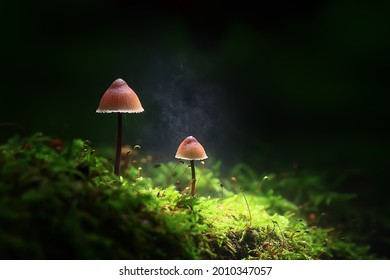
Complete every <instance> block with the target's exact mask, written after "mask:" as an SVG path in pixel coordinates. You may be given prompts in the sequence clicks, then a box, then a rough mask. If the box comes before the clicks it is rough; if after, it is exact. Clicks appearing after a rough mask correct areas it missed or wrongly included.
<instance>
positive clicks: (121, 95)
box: [96, 79, 144, 113]
mask: <svg viewBox="0 0 390 280" xmlns="http://www.w3.org/2000/svg"><path fill="white" fill-rule="evenodd" d="M143 111H144V108H142V105H141V102H140V101H139V99H138V96H137V94H136V93H135V92H134V91H133V90H132V89H131V88H130V87H129V86H128V85H127V83H126V82H125V81H124V80H122V79H116V80H115V81H114V82H113V83H112V84H111V86H110V87H109V88H108V89H107V90H106V92H105V93H104V94H103V97H102V99H101V100H100V104H99V108H98V109H97V110H96V113H140V112H143Z"/></svg>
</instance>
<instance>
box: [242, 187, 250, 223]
mask: <svg viewBox="0 0 390 280" xmlns="http://www.w3.org/2000/svg"><path fill="white" fill-rule="evenodd" d="M240 191H241V193H242V196H243V197H244V199H245V203H246V207H247V209H248V213H249V224H248V225H247V227H248V228H250V227H252V214H251V209H250V207H249V204H248V200H247V199H246V196H245V194H244V192H243V190H242V188H241V187H240Z"/></svg>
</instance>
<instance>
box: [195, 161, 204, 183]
mask: <svg viewBox="0 0 390 280" xmlns="http://www.w3.org/2000/svg"><path fill="white" fill-rule="evenodd" d="M200 163H201V164H202V170H201V171H200V175H199V178H198V180H197V181H196V186H195V189H197V188H198V185H199V182H200V178H202V175H203V172H204V161H203V160H202V161H201V162H200Z"/></svg>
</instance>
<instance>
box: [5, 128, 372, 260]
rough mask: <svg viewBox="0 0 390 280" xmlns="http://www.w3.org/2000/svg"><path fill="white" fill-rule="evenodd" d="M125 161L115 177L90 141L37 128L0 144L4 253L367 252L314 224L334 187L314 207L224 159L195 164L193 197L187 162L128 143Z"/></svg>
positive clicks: (352, 255)
mask: <svg viewBox="0 0 390 280" xmlns="http://www.w3.org/2000/svg"><path fill="white" fill-rule="evenodd" d="M123 166H124V168H123V170H122V175H123V176H122V177H117V176H114V175H113V172H112V164H111V163H110V162H109V160H108V159H106V158H104V157H101V156H98V151H97V152H95V151H94V150H93V149H92V147H91V143H90V142H89V141H82V140H74V141H72V142H71V143H70V144H69V145H66V146H64V145H63V143H62V142H61V141H60V140H59V139H52V138H50V137H47V136H44V135H42V134H39V133H38V134H35V135H33V136H32V137H29V138H23V139H21V138H17V137H16V138H12V139H10V140H9V141H8V143H6V144H5V145H2V146H0V176H1V177H0V258H1V259H321V258H343V259H362V258H365V259H367V258H370V257H371V256H370V255H369V254H368V249H369V248H368V246H365V245H357V244H356V243H354V242H353V240H348V239H349V238H348V236H347V235H344V238H340V235H339V234H338V233H336V231H335V230H334V229H333V228H331V227H326V228H323V227H320V226H318V225H316V222H317V221H318V219H319V218H318V216H320V215H319V214H318V213H317V212H316V211H317V209H316V205H317V204H318V203H320V202H321V201H322V200H324V199H332V196H326V198H325V196H324V197H321V195H318V196H317V197H316V198H314V199H311V200H310V201H309V202H308V204H307V205H305V209H310V210H311V212H310V213H309V212H305V211H304V210H302V208H303V207H302V205H300V206H297V205H295V204H294V203H292V202H290V201H289V200H287V199H284V198H283V197H282V196H281V195H279V194H277V192H276V191H275V189H277V188H278V187H280V186H283V185H284V184H288V183H291V182H295V181H291V179H289V177H284V178H279V177H275V176H274V177H275V178H271V177H273V175H272V174H269V176H268V179H272V182H273V183H272V184H271V183H270V182H269V180H267V179H265V180H263V176H264V175H262V176H261V177H258V176H257V175H256V174H254V172H253V171H252V169H250V168H249V167H246V166H245V165H237V166H236V167H235V168H233V170H232V171H231V174H230V175H229V176H227V178H221V175H220V174H219V170H220V162H214V163H212V162H211V164H210V167H205V168H204V165H202V164H199V166H198V167H197V168H198V170H197V174H199V175H200V174H201V176H202V178H201V179H200V180H198V182H199V184H198V186H197V194H196V196H195V197H191V196H190V195H189V192H188V183H189V182H190V174H189V172H186V170H187V169H188V167H187V166H186V164H182V163H180V162H179V163H174V162H170V163H159V164H156V163H153V160H152V158H151V157H150V156H145V157H140V155H138V156H137V155H136V151H135V150H132V149H130V150H129V152H124V154H123ZM202 168H203V169H204V170H202ZM288 180H290V181H288ZM294 180H296V178H294ZM333 197H337V195H335V194H333ZM308 205H309V206H308ZM310 207H311V208H310ZM307 214H309V215H308V216H306V215H307Z"/></svg>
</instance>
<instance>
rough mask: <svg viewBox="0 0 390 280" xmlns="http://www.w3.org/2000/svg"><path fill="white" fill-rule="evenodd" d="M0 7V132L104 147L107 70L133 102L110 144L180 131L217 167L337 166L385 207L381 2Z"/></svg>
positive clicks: (161, 148) (149, 144) (151, 148)
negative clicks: (134, 109) (136, 108)
mask: <svg viewBox="0 0 390 280" xmlns="http://www.w3.org/2000/svg"><path fill="white" fill-rule="evenodd" d="M269 2H272V3H269ZM313 2H315V3H313ZM368 3H369V4H368ZM1 5H2V8H1V11H0V13H1V14H0V17H1V19H0V23H1V27H0V28H1V37H2V40H1V41H2V43H1V46H0V51H1V65H2V75H1V77H2V79H1V90H0V92H1V101H0V122H1V123H2V126H1V128H0V141H2V142H4V141H5V139H6V138H7V136H8V135H10V134H12V133H14V132H16V131H18V130H20V131H25V132H26V133H28V134H29V133H33V132H35V131H43V132H45V133H46V134H49V135H52V136H56V137H61V138H62V139H64V140H65V141H66V140H69V139H72V138H74V137H77V138H82V139H89V140H92V141H93V143H94V145H95V146H96V147H104V146H114V143H115V131H116V121H115V120H116V119H115V115H108V114H95V110H96V109H97V106H98V104H99V101H100V98H101V96H102V94H103V93H104V91H105V90H106V89H107V88H108V87H109V86H110V84H111V83H112V82H113V81H114V80H115V79H116V78H119V77H120V78H123V79H124V80H125V81H127V83H128V84H129V86H130V87H131V88H132V89H133V90H134V91H135V92H136V93H137V94H138V96H139V98H140V100H141V102H142V104H143V107H144V108H145V112H144V113H142V114H131V115H127V116H126V120H125V124H124V125H125V127H124V132H125V135H124V143H127V144H130V145H132V146H133V145H135V144H140V145H141V146H142V148H143V151H145V152H149V153H153V156H154V157H155V159H156V160H157V161H158V160H171V159H173V158H174V154H175V151H176V148H177V146H178V144H179V143H180V142H181V141H182V140H183V139H184V138H185V137H186V136H188V135H193V136H195V137H197V138H198V140H199V141H200V142H201V143H202V144H203V146H204V147H205V148H206V150H207V153H208V154H209V156H210V158H211V159H222V160H223V163H224V166H228V167H229V166H231V165H233V164H236V163H241V162H245V163H247V164H250V165H251V166H253V167H254V169H255V170H257V171H259V172H271V171H274V170H289V169H291V168H293V166H299V168H302V169H310V170H318V171H324V170H327V171H330V172H333V174H336V175H337V174H350V175H351V176H350V177H349V178H348V180H346V182H345V183H344V184H342V185H341V186H340V191H346V192H357V193H358V194H359V195H360V197H363V198H364V199H365V200H364V201H362V202H361V203H360V204H359V205H360V206H359V207H364V208H363V209H368V208H370V207H376V208H378V209H380V210H378V211H377V212H376V213H377V215H387V214H388V213H389V211H388V209H389V207H388V202H387V200H388V197H387V194H388V193H389V192H388V179H387V173H388V166H389V164H388V158H389V152H388V151H389V148H388V143H389V137H388V136H387V134H388V133H387V132H388V123H387V121H386V120H387V118H388V115H389V113H388V106H389V105H388V103H387V101H388V98H387V95H388V93H389V91H388V65H389V42H390V40H389V31H390V30H389V27H390V25H389V16H388V15H389V9H388V8H389V7H388V5H387V4H377V3H375V2H372V1H369V2H367V3H364V4H363V3H360V2H359V1H310V2H302V1H297V2H295V3H291V2H287V3H284V2H277V3H274V1H267V2H259V3H258V7H251V6H248V5H246V4H244V2H239V3H234V4H231V5H230V6H228V5H229V4H226V3H225V4H224V5H223V6H218V5H217V4H213V5H211V4H210V3H203V2H195V1H167V3H164V4H162V2H161V3H158V2H150V1H149V2H146V3H143V2H142V1H139V2H125V1H123V2H121V1H90V0H83V1H63V3H57V2H55V3H48V2H40V3H37V2H36V1H30V2H27V1H26V3H24V2H18V1H6V2H3V3H2V4H1ZM363 211H364V210H363ZM386 234H388V232H386Z"/></svg>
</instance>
